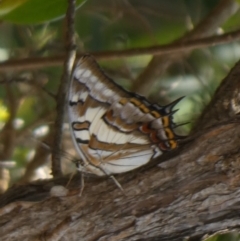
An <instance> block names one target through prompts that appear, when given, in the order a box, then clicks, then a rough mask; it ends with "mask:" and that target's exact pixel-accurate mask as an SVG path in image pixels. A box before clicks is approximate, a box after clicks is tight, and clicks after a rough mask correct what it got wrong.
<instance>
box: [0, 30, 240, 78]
mask: <svg viewBox="0 0 240 241" xmlns="http://www.w3.org/2000/svg"><path fill="white" fill-rule="evenodd" d="M239 39H240V30H236V31H232V32H228V33H225V34H221V35H215V36H211V37H205V38H199V39H191V40H186V41H184V42H180V41H179V42H173V43H170V44H166V45H156V46H151V47H146V48H133V49H126V50H113V51H99V52H89V53H90V54H91V55H93V56H94V57H95V58H96V59H98V60H102V59H119V58H125V57H132V56H140V55H165V54H176V53H180V52H182V53H183V52H186V51H190V50H194V49H201V48H206V47H210V46H216V45H220V44H226V43H231V42H234V41H237V40H239ZM81 56H82V54H81V53H79V54H77V56H76V57H77V58H80V57H81ZM65 58H66V56H51V57H35V58H26V59H15V60H14V59H11V60H7V61H5V62H2V63H0V73H1V72H2V73H4V72H7V71H10V70H15V71H21V70H25V69H37V68H44V67H49V66H59V65H61V64H62V63H63V61H64V59H65Z"/></svg>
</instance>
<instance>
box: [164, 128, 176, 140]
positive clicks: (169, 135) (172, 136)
mask: <svg viewBox="0 0 240 241" xmlns="http://www.w3.org/2000/svg"><path fill="white" fill-rule="evenodd" d="M164 130H165V133H166V135H167V138H168V139H173V138H174V137H175V136H174V133H173V131H172V130H171V129H170V128H164Z"/></svg>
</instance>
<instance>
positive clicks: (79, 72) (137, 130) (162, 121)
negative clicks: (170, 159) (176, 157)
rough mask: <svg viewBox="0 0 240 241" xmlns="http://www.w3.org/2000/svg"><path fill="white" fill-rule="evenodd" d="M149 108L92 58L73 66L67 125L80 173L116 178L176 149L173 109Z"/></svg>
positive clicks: (84, 58) (176, 139)
mask: <svg viewBox="0 0 240 241" xmlns="http://www.w3.org/2000/svg"><path fill="white" fill-rule="evenodd" d="M181 99H182V98H179V99H178V100H176V101H174V102H173V103H171V104H169V105H167V106H160V105H158V104H152V103H150V102H149V101H148V100H147V99H146V98H145V97H143V96H140V95H138V94H135V93H132V92H129V91H126V90H125V89H123V88H122V87H121V86H119V85H118V84H116V83H115V82H114V81H113V80H112V79H110V78H109V77H108V76H107V75H106V74H105V73H104V71H103V70H102V69H101V68H100V67H99V65H98V64H97V62H96V61H95V60H94V58H93V57H92V56H90V55H85V56H83V57H81V58H80V60H79V61H78V62H77V64H76V65H75V68H74V70H73V74H72V80H71V84H70V90H69V103H68V112H69V122H70V130H71V133H72V138H73V142H74V145H75V148H76V150H77V152H78V154H79V156H80V157H81V158H82V161H83V165H81V170H82V171H86V172H91V173H94V174H96V175H98V176H103V175H108V176H112V175H113V174H116V173H123V172H128V171H131V170H133V169H136V168H138V167H140V166H143V165H145V164H146V163H148V162H149V161H150V160H151V159H153V158H155V157H158V156H160V155H161V154H162V153H163V152H165V151H171V150H173V149H175V148H177V146H178V139H179V136H178V135H176V134H175V133H174V131H173V129H174V127H176V125H175V124H174V122H173V114H174V113H175V112H176V111H173V107H174V106H175V105H176V104H177V103H178V102H179V101H180V100H181Z"/></svg>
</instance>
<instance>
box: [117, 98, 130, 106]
mask: <svg viewBox="0 0 240 241" xmlns="http://www.w3.org/2000/svg"><path fill="white" fill-rule="evenodd" d="M127 103H128V99H127V98H122V99H120V100H119V104H121V105H126V104H127Z"/></svg>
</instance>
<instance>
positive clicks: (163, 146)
mask: <svg viewBox="0 0 240 241" xmlns="http://www.w3.org/2000/svg"><path fill="white" fill-rule="evenodd" d="M158 146H159V148H160V149H161V150H162V151H166V150H167V149H168V147H167V146H166V145H165V143H164V142H160V143H159V144H158Z"/></svg>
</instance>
